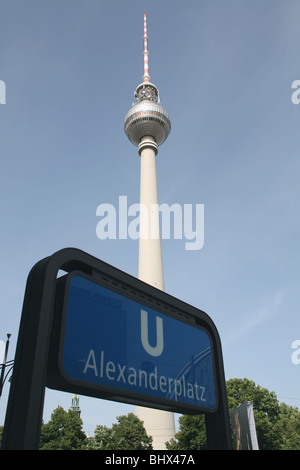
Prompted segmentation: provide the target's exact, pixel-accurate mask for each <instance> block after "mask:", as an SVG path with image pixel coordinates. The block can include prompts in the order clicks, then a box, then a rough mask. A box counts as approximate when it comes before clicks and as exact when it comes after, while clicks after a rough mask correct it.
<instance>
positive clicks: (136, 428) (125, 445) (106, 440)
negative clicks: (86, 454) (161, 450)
mask: <svg viewBox="0 0 300 470" xmlns="http://www.w3.org/2000/svg"><path fill="white" fill-rule="evenodd" d="M117 421H118V423H115V424H113V425H112V427H111V428H108V427H107V426H99V425H98V426H97V427H96V429H95V436H94V438H93V439H92V440H91V441H90V442H89V448H90V449H99V450H151V449H152V437H150V436H148V435H147V433H146V430H145V428H144V425H143V422H142V421H141V420H140V419H139V418H138V417H137V416H135V415H134V414H133V413H129V414H128V415H127V416H125V415H123V416H119V417H118V418H117Z"/></svg>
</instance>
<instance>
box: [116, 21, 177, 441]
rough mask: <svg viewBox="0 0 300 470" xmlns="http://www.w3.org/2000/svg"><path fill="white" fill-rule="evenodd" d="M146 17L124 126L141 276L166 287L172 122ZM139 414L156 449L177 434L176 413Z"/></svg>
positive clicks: (139, 410)
mask: <svg viewBox="0 0 300 470" xmlns="http://www.w3.org/2000/svg"><path fill="white" fill-rule="evenodd" d="M148 58H149V52H148V36H147V18H146V14H144V75H143V82H142V83H141V84H140V85H138V86H137V88H136V90H135V98H136V103H134V104H133V105H132V107H131V108H130V110H129V111H128V113H127V114H126V117H125V124H124V130H125V133H126V135H127V137H128V139H129V140H130V141H131V142H132V143H133V144H134V145H136V146H137V147H138V152H139V155H140V157H141V177H140V237H139V279H141V280H142V281H144V282H146V283H147V284H150V285H152V286H154V287H156V288H157V289H160V290H164V277H163V265H162V254H161V237H160V227H159V211H158V197H157V180H156V161H155V160H156V155H157V152H158V146H159V145H161V144H162V143H163V142H164V141H165V140H166V138H167V137H168V135H169V133H170V130H171V122H170V119H169V116H168V113H167V111H166V110H165V109H164V108H163V107H162V105H161V104H160V97H159V91H158V89H157V87H156V86H155V85H154V84H153V83H151V82H150V75H149V62H148ZM136 415H137V416H138V418H139V419H141V420H142V421H143V422H144V427H145V429H146V431H147V434H148V435H150V436H152V437H153V449H154V450H162V449H165V448H166V447H165V442H166V441H169V440H170V439H171V438H172V437H174V434H175V425H174V414H173V413H171V412H168V411H161V410H154V409H151V408H144V407H141V406H137V407H136Z"/></svg>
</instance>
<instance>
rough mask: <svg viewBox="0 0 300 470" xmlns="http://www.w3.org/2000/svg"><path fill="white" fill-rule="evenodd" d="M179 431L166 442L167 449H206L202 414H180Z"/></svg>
mask: <svg viewBox="0 0 300 470" xmlns="http://www.w3.org/2000/svg"><path fill="white" fill-rule="evenodd" d="M179 424H180V431H179V432H178V433H177V434H176V435H175V439H174V438H173V439H171V440H170V441H169V442H166V447H167V449H168V450H204V449H206V448H207V447H206V430H205V420H204V415H196V416H189V415H182V416H180V417H179Z"/></svg>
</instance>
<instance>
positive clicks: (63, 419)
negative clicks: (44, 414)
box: [40, 406, 86, 450]
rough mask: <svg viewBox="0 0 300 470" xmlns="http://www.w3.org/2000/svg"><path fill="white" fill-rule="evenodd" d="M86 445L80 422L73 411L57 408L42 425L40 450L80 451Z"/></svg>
mask: <svg viewBox="0 0 300 470" xmlns="http://www.w3.org/2000/svg"><path fill="white" fill-rule="evenodd" d="M85 445H86V435H85V434H84V432H83V431H82V420H81V419H80V418H79V417H78V415H77V413H76V412H75V411H72V410H69V411H65V410H64V409H63V408H62V407H61V406H58V407H57V408H56V409H55V410H54V411H53V413H52V415H51V420H50V421H49V422H48V423H46V424H43V425H42V430H41V441H40V449H41V450H80V449H84V448H85Z"/></svg>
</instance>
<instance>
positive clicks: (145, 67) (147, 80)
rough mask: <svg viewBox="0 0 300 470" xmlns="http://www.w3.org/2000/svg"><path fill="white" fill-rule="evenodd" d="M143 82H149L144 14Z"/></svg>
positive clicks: (145, 19) (145, 18) (145, 17)
mask: <svg viewBox="0 0 300 470" xmlns="http://www.w3.org/2000/svg"><path fill="white" fill-rule="evenodd" d="M143 79H144V82H150V75H149V52H148V36H147V16H146V13H144V76H143Z"/></svg>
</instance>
